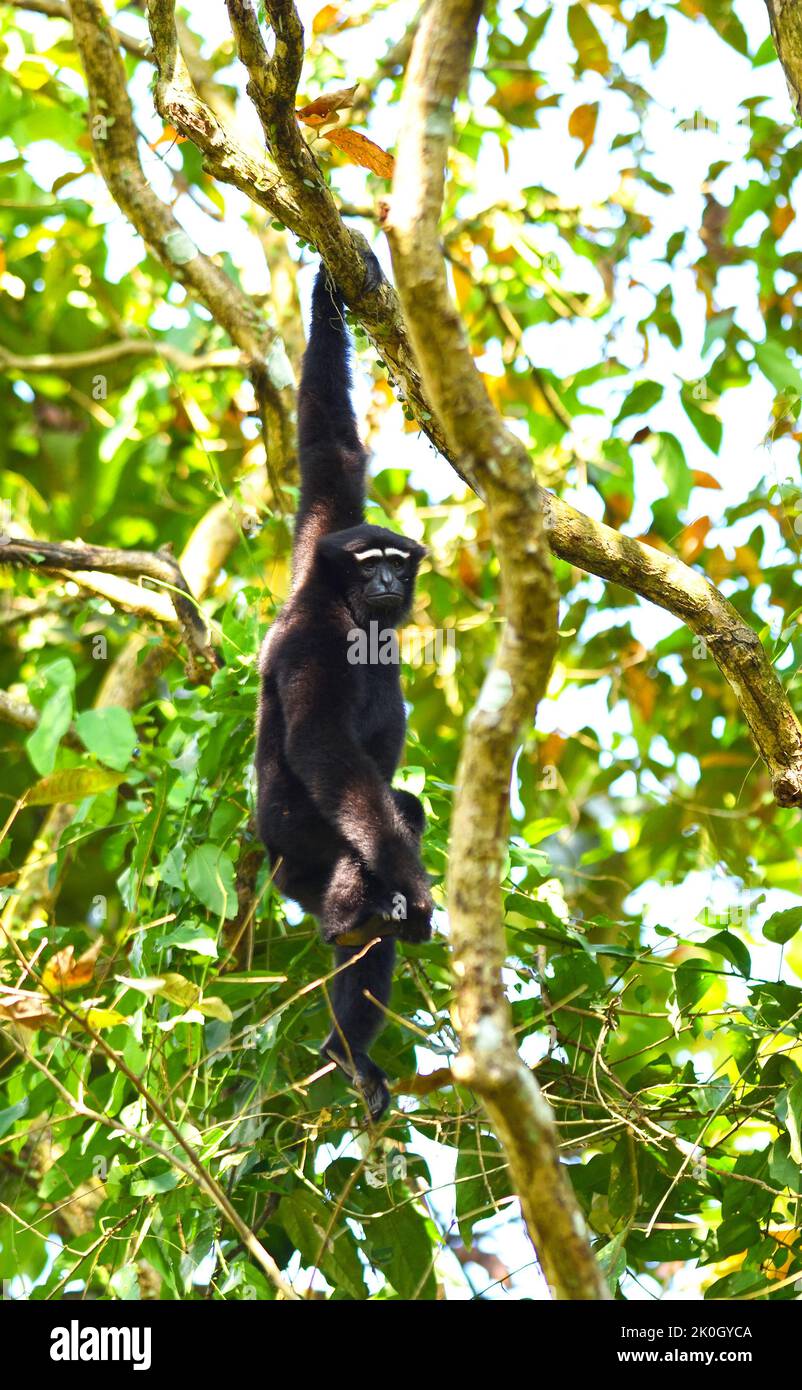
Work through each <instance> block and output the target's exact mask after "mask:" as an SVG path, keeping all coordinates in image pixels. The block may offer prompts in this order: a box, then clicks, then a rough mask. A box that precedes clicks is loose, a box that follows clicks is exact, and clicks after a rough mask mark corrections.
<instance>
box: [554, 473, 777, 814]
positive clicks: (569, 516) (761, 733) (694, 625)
mask: <svg viewBox="0 0 802 1390" xmlns="http://www.w3.org/2000/svg"><path fill="white" fill-rule="evenodd" d="M542 500H543V507H544V512H545V521H546V531H547V534H548V539H549V545H550V546H551V549H552V551H553V552H554V554H555V555H559V556H560V558H561V559H562V560H567V561H568V562H569V563H570V564H572V565H577V566H578V568H579V569H581V570H586V571H588V572H589V573H590V574H596V575H599V577H600V578H601V579H609V580H611V581H612V582H613V583H615V584H620V585H622V587H623V588H625V589H629V590H631V592H632V593H635V594H639V595H640V596H641V597H642V598H645V599H649V601H650V602H651V603H656V604H658V605H659V606H660V607H661V608H665V609H666V610H667V611H668V612H669V613H673V614H674V616H675V617H676V618H679V619H680V620H681V621H682V622H683V623H686V624H687V626H688V627H689V628H690V629H691V631H692V632H695V633H696V634H697V635H698V636H699V637H701V638H703V639H704V643H705V650H706V652H707V654H709V655H710V656H711V657H712V659H713V661H715V663H716V665H717V666H718V668H719V670H720V671H721V673H722V675H723V676H724V677H725V679H726V680H727V682H728V684H729V685H730V688H731V689H732V692H733V694H734V696H735V699H736V700H737V702H738V704H739V706H740V708H741V712H742V714H743V716H744V718H745V720H746V722H747V724H748V726H749V729H750V732H751V734H752V738H753V739H754V742H755V746H756V747H757V750H758V752H759V754H760V756H761V757H762V758H763V760H764V762H765V764H766V767H767V768H768V771H769V773H770V775H771V783H772V791H773V793H774V796H775V799H776V800H777V802H778V804H779V805H780V806H802V728H800V725H799V721H798V720H797V718H796V715H795V714H794V711H793V710H792V708H791V706H790V704H789V702H788V697H787V695H786V693H785V691H784V689H783V686H782V683H781V682H780V680H779V678H778V676H777V673H776V671H775V670H774V667H773V666H772V664H771V660H770V658H769V655H768V653H767V652H766V650H765V648H764V647H763V644H762V643H761V641H760V639H759V638H758V636H757V633H755V632H754V631H753V630H752V628H751V627H750V626H749V624H748V623H745V622H744V620H743V618H742V617H741V616H740V614H739V613H738V612H737V611H736V609H735V608H733V606H732V604H731V603H728V601H727V599H725V598H724V597H723V596H722V595H721V594H720V593H719V592H718V589H716V588H714V586H713V585H712V584H711V583H710V582H709V580H707V579H705V577H704V575H702V574H699V573H698V572H697V571H696V570H694V569H691V567H690V566H689V565H686V564H683V562H682V560H679V559H677V557H676V556H674V555H667V554H666V553H665V552H664V551H662V550H657V549H656V548H655V547H653V546H650V545H644V544H643V542H642V541H638V540H635V539H634V538H632V537H630V536H622V535H621V533H620V531H614V530H613V529H612V527H610V526H605V525H604V524H603V523H602V522H600V521H593V520H592V519H591V518H590V517H588V516H585V515H584V514H583V513H582V512H578V511H575V510H574V508H573V507H570V506H569V505H568V503H567V502H563V501H562V499H561V498H559V497H555V496H553V495H552V494H551V493H549V492H543V493H542Z"/></svg>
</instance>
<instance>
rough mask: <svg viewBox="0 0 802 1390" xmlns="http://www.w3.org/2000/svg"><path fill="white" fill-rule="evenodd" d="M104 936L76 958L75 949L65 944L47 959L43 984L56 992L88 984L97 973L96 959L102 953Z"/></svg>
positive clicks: (43, 972)
mask: <svg viewBox="0 0 802 1390" xmlns="http://www.w3.org/2000/svg"><path fill="white" fill-rule="evenodd" d="M102 946H103V937H102V936H99V937H98V938H97V940H96V941H93V942H92V945H91V946H90V947H89V949H88V950H86V951H84V953H83V955H82V956H79V957H78V959H77V960H75V949H74V947H72V946H65V947H64V949H63V950H62V951H57V952H56V954H55V955H54V956H51V957H50V959H49V960H48V961H47V963H46V965H45V968H44V970H43V971H42V984H43V985H44V987H45V989H47V990H50V991H51V992H52V993H54V994H63V993H64V991H65V990H67V989H80V988H81V986H82V985H88V984H89V981H90V980H91V979H92V976H93V975H94V973H95V961H96V960H97V958H98V956H99V955H100V952H101V949H102Z"/></svg>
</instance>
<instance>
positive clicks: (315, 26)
mask: <svg viewBox="0 0 802 1390" xmlns="http://www.w3.org/2000/svg"><path fill="white" fill-rule="evenodd" d="M339 17H340V7H339V5H324V6H323V9H322V10H318V12H317V14H316V15H315V17H314V19H313V20H312V33H313V34H325V32H326V30H327V29H331V28H332V26H333V25H334V24H335V23H336V21H337V20H338V19H339Z"/></svg>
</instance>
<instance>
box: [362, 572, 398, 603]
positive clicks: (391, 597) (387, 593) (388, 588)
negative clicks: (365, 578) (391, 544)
mask: <svg viewBox="0 0 802 1390" xmlns="http://www.w3.org/2000/svg"><path fill="white" fill-rule="evenodd" d="M365 597H366V599H368V601H369V602H371V603H376V604H382V603H387V602H388V601H389V602H396V601H397V600H398V599H402V598H403V597H404V586H403V584H402V583H401V582H400V580H399V578H398V575H397V574H396V573H395V571H394V570H393V568H392V566H391V565H388V564H382V565H379V566H377V569H376V572H375V574H374V575H373V576H372V578H371V580H370V583H369V584H368V585H367V587H366V589H365Z"/></svg>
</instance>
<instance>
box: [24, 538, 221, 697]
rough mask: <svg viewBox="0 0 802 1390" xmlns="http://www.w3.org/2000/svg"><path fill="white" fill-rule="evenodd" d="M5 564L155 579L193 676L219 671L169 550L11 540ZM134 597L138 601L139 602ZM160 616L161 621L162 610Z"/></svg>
mask: <svg viewBox="0 0 802 1390" xmlns="http://www.w3.org/2000/svg"><path fill="white" fill-rule="evenodd" d="M0 564H3V565H19V566H23V567H25V568H26V569H32V570H40V571H43V572H45V573H47V574H53V573H56V574H57V573H60V572H61V571H63V570H68V571H70V572H77V573H78V574H81V573H82V572H83V571H92V570H98V571H100V573H101V574H121V575H128V576H132V577H134V578H137V579H151V580H153V581H154V582H155V583H157V584H160V585H162V586H163V587H165V588H166V589H167V591H168V593H169V596H170V600H171V602H172V605H173V608H174V610H175V616H176V619H177V620H178V623H179V624H180V627H181V630H182V632H183V634H184V640H185V642H186V645H187V650H188V653H189V658H190V662H189V671H190V675H191V676H194V677H196V678H197V677H199V676H200V674H201V668H206V669H208V668H209V667H211V668H212V669H213V670H216V669H217V667H218V665H219V662H218V660H217V657H216V654H215V652H214V651H213V649H212V646H211V643H210V639H209V630H208V628H207V626H206V619H205V618H204V616H203V611H202V609H201V608H200V606H199V605H198V603H197V601H196V599H195V598H194V597H193V595H192V592H191V590H190V588H189V585H188V584H187V581H186V579H185V578H184V575H183V574H182V572H181V567H180V565H179V564H178V561H177V560H176V559H175V558H174V556H172V555H171V554H170V553H169V551H167V550H160V551H158V552H156V553H153V552H152V551H149V550H114V549H111V548H108V547H106V546H99V545H84V544H83V543H81V542H76V543H75V544H71V543H67V542H61V541H41V540H37V539H34V540H30V539H27V538H22V537H18V536H6V537H4V538H3V541H2V544H0ZM76 577H77V576H76ZM105 596H106V597H109V598H112V597H113V593H112V592H110V591H109V590H108V588H107V589H106V590H105ZM131 597H132V601H135V596H131ZM140 611H141V610H140ZM148 611H149V612H151V613H152V612H153V610H152V608H149V609H148ZM155 616H157V617H159V618H161V613H160V612H159V611H158V609H157V610H156V612H155Z"/></svg>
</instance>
